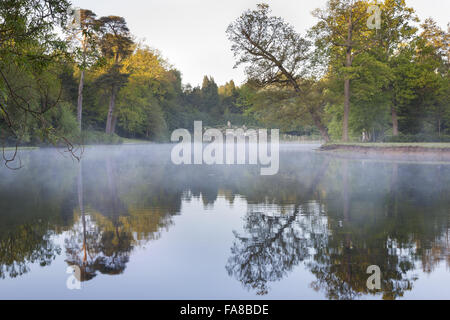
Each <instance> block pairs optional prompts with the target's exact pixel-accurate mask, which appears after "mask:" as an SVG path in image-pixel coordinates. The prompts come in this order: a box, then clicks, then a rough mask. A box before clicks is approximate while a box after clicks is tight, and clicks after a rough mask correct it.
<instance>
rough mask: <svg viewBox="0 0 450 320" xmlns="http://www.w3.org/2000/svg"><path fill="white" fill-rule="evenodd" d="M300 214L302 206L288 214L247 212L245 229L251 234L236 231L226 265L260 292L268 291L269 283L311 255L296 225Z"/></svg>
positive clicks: (230, 270)
mask: <svg viewBox="0 0 450 320" xmlns="http://www.w3.org/2000/svg"><path fill="white" fill-rule="evenodd" d="M297 215H298V208H296V209H295V212H294V213H293V214H291V215H284V216H268V215H265V214H263V213H260V212H252V213H249V214H247V216H246V221H245V226H244V228H245V229H246V230H247V232H248V235H247V236H240V235H238V234H237V233H236V232H235V237H236V241H235V242H234V244H233V247H232V248H231V254H232V255H231V257H230V258H229V259H228V264H227V267H226V269H227V271H228V274H229V275H230V276H234V277H235V278H236V279H238V280H239V281H241V282H242V284H243V285H244V286H245V287H246V288H248V289H254V290H256V291H257V293H258V294H259V295H264V294H267V293H268V286H267V283H268V282H274V281H277V280H279V279H281V278H282V277H284V276H285V275H286V273H287V272H288V271H290V270H291V269H292V268H293V266H295V265H297V264H298V263H299V261H302V260H303V259H304V258H305V256H307V254H308V250H307V248H305V247H304V246H302V245H299V243H301V241H302V240H303V238H302V235H301V234H300V230H298V229H297V228H295V225H294V224H293V223H294V222H295V221H296V218H297Z"/></svg>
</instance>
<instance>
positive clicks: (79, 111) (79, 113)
mask: <svg viewBox="0 0 450 320" xmlns="http://www.w3.org/2000/svg"><path fill="white" fill-rule="evenodd" d="M83 87H84V70H81V75H80V84H79V85H78V104H77V121H78V128H79V129H80V131H81V120H82V114H83Z"/></svg>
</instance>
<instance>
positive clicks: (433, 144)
mask: <svg viewBox="0 0 450 320" xmlns="http://www.w3.org/2000/svg"><path fill="white" fill-rule="evenodd" d="M333 147H344V148H345V147H362V148H372V149H373V148H405V149H410V148H411V147H412V148H414V147H416V148H431V149H448V150H450V143H441V142H408V143H403V142H389V143H384V142H378V143H355V142H330V143H326V144H324V145H323V146H322V148H325V149H332V148H333Z"/></svg>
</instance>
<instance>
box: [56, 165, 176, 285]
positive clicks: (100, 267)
mask: <svg viewBox="0 0 450 320" xmlns="http://www.w3.org/2000/svg"><path fill="white" fill-rule="evenodd" d="M104 163H105V166H104V167H105V171H104V172H103V174H98V171H92V170H91V168H89V170H88V171H84V172H85V173H84V174H83V173H82V171H81V169H82V168H85V166H84V164H83V167H81V165H80V171H79V175H78V180H77V184H78V202H79V205H78V207H79V212H76V214H75V219H74V220H75V221H76V222H75V224H74V226H73V228H72V229H71V230H70V231H69V232H68V236H67V237H66V239H65V247H66V256H67V259H66V262H67V263H68V264H69V265H77V266H79V267H80V269H81V280H82V281H87V280H90V279H92V278H94V277H95V276H96V274H97V272H100V273H102V274H110V275H114V274H120V273H122V272H123V271H124V270H125V268H126V264H127V263H128V261H129V257H130V254H131V252H132V249H133V247H135V246H137V245H140V244H141V243H146V242H148V241H149V240H154V239H158V238H159V234H160V230H161V229H162V228H167V227H168V226H169V225H171V224H172V221H171V219H170V217H171V214H170V213H172V214H173V212H172V211H170V209H169V211H168V210H167V209H165V208H164V207H161V203H160V200H161V199H164V201H169V202H170V201H172V202H176V201H179V198H177V197H175V199H174V197H173V195H171V194H164V192H162V194H158V192H157V191H155V193H153V194H151V196H147V197H145V196H144V195H139V196H138V197H135V196H134V195H133V194H130V190H132V191H134V190H136V189H132V188H124V189H122V190H124V191H122V192H123V193H121V187H123V186H122V184H120V183H119V181H126V180H123V179H124V178H125V179H126V178H127V176H128V175H127V173H128V172H124V173H123V174H124V175H121V174H122V173H121V172H120V171H119V170H118V167H117V166H116V165H115V161H114V159H111V158H108V157H107V160H106V161H105V162H104ZM86 172H88V175H87V176H88V178H89V179H88V181H90V182H91V181H92V182H95V188H92V186H91V185H89V184H87V185H85V184H83V182H84V180H83V177H84V176H85V175H86ZM121 178H122V179H121ZM136 183H139V181H136ZM86 187H87V188H88V190H89V191H88V192H86ZM136 191H138V190H136ZM158 191H159V192H160V193H161V190H158ZM144 200H149V201H150V203H152V204H153V206H151V207H148V206H147V204H146V203H145V201H144ZM85 202H87V203H88V204H89V205H86V203H85ZM143 202H144V203H143ZM172 207H173V205H170V206H169V208H172ZM86 208H87V209H86ZM85 210H87V211H89V214H88V213H86V212H85ZM168 213H169V214H168Z"/></svg>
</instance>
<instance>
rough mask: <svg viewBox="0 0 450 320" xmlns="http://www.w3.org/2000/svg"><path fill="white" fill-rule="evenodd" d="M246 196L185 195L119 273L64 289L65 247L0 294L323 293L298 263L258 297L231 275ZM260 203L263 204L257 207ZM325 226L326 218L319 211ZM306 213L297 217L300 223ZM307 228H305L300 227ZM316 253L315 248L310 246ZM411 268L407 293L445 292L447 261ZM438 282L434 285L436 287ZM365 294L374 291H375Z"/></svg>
mask: <svg viewBox="0 0 450 320" xmlns="http://www.w3.org/2000/svg"><path fill="white" fill-rule="evenodd" d="M250 207H252V205H250V206H248V205H247V203H246V201H245V200H244V199H243V198H239V197H236V198H235V201H234V204H233V205H232V206H230V204H229V202H228V201H227V200H226V199H225V198H224V197H219V198H218V199H217V200H216V202H215V203H214V211H213V212H212V211H211V210H210V208H208V207H207V208H205V206H204V204H203V202H202V201H201V199H197V198H192V200H191V201H190V202H188V201H183V202H182V208H181V215H179V216H175V217H174V218H173V219H174V225H172V226H171V227H170V228H169V230H168V231H166V230H162V231H161V238H160V239H159V240H157V241H150V242H147V243H146V244H143V245H142V246H140V247H135V248H134V249H133V251H132V253H131V256H130V261H129V262H128V263H127V266H126V269H125V271H124V273H123V274H121V275H114V276H109V275H102V274H98V275H97V277H95V278H94V279H92V280H90V281H87V282H83V283H82V290H68V289H67V288H66V280H67V278H68V277H69V275H68V274H66V273H65V272H66V268H67V264H66V263H65V261H64V260H65V258H66V256H65V253H64V250H63V253H62V254H61V255H59V256H57V258H56V260H55V261H54V262H53V263H52V264H51V265H50V266H48V267H45V268H41V267H39V266H38V265H36V264H34V265H31V266H30V269H31V270H30V272H28V273H26V274H24V275H23V276H21V277H18V278H16V279H9V278H6V279H5V280H1V281H0V284H1V286H0V298H1V299H14V298H32V299H47V298H57V299H78V298H80V299H186V298H189V299H230V298H233V299H258V298H264V299H323V298H324V297H323V294H322V293H321V292H315V291H314V290H313V289H311V288H310V284H311V283H312V282H313V281H314V280H315V277H314V276H313V275H312V274H311V273H310V272H309V271H308V270H307V269H305V267H304V264H303V263H299V265H298V266H296V267H294V269H293V270H292V272H289V273H288V274H287V275H286V277H284V278H282V279H281V280H280V281H278V282H274V283H269V287H270V291H269V294H267V295H265V296H263V297H260V296H256V295H255V294H254V292H251V291H250V292H248V291H247V290H245V289H243V288H242V285H241V283H240V282H239V281H236V279H234V278H232V277H230V276H228V274H227V272H226V270H225V265H226V263H227V260H228V258H229V256H230V248H231V246H232V244H233V241H234V236H233V233H232V232H231V231H232V230H236V231H237V232H238V233H241V234H243V233H245V231H244V230H243V218H244V214H245V212H247V210H248V209H250ZM258 208H259V209H263V207H262V206H259V207H258ZM318 218H319V219H322V220H323V221H321V222H320V225H326V218H325V217H324V216H319V217H318ZM305 219H308V217H307V216H300V218H299V225H304V224H303V223H302V222H303V221H305ZM303 231H305V230H303ZM67 236H68V232H64V233H62V234H61V235H59V236H56V237H55V239H54V241H55V243H56V244H58V245H59V246H61V247H62V248H63V247H64V239H65V237H67ZM311 253H313V251H311ZM416 267H418V268H419V269H416V270H414V271H413V272H412V274H415V275H417V276H418V277H419V280H417V281H416V282H414V289H413V291H412V292H406V294H405V297H404V298H406V299H408V298H412V299H418V298H425V299H428V298H442V297H450V287H448V286H443V285H442V284H444V283H450V272H448V270H446V264H445V261H444V262H441V263H440V264H439V265H438V266H436V268H435V269H434V272H433V273H431V274H424V273H423V272H422V271H421V269H420V267H421V265H420V263H418V264H417V266H416ZM437 288H438V289H437ZM362 298H363V299H367V298H369V299H371V298H377V297H373V296H369V297H362Z"/></svg>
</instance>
